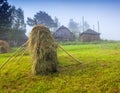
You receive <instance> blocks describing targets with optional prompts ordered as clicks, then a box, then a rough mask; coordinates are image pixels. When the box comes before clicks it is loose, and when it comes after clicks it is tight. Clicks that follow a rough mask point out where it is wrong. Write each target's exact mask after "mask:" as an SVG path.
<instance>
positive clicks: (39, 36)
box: [28, 25, 57, 75]
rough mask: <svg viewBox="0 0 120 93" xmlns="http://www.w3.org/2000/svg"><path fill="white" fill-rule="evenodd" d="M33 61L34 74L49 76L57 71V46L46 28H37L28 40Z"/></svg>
mask: <svg viewBox="0 0 120 93" xmlns="http://www.w3.org/2000/svg"><path fill="white" fill-rule="evenodd" d="M28 49H29V50H30V53H31V57H32V61H33V67H32V70H33V74H35V75H39V74H42V75H44V74H48V73H53V72H56V71H57V45H56V43H55V41H54V39H53V37H52V35H51V33H50V31H49V29H48V28H46V27H45V26H41V25H37V26H35V27H34V28H33V29H32V31H31V33H30V37H29V40H28Z"/></svg>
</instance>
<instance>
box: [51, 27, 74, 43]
mask: <svg viewBox="0 0 120 93" xmlns="http://www.w3.org/2000/svg"><path fill="white" fill-rule="evenodd" d="M53 37H54V39H55V40H56V41H74V40H75V35H74V34H73V33H72V32H71V31H70V30H69V29H68V28H67V27H65V26H61V27H60V28H58V30H56V32H54V33H53Z"/></svg>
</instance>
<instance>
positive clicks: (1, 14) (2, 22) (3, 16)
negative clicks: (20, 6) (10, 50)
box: [0, 0, 11, 40]
mask: <svg viewBox="0 0 120 93" xmlns="http://www.w3.org/2000/svg"><path fill="white" fill-rule="evenodd" d="M10 27H11V6H10V5H9V4H8V2H7V0H0V37H1V38H0V39H5V40H7V39H8V32H9V31H10Z"/></svg>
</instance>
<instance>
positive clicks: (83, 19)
mask: <svg viewBox="0 0 120 93" xmlns="http://www.w3.org/2000/svg"><path fill="white" fill-rule="evenodd" d="M82 23H83V32H84V16H83V17H82Z"/></svg>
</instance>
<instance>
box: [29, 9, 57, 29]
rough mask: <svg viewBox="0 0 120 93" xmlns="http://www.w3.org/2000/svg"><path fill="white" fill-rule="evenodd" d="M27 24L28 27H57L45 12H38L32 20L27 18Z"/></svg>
mask: <svg viewBox="0 0 120 93" xmlns="http://www.w3.org/2000/svg"><path fill="white" fill-rule="evenodd" d="M27 24H28V25H29V26H34V25H37V24H42V25H45V26H47V27H48V28H52V27H57V23H55V21H54V20H53V19H52V18H51V16H50V15H48V14H47V13H46V12H43V11H39V12H38V13H36V14H35V15H34V17H33V18H29V17H28V18H27Z"/></svg>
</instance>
